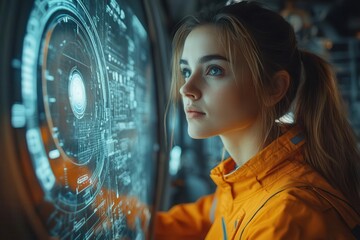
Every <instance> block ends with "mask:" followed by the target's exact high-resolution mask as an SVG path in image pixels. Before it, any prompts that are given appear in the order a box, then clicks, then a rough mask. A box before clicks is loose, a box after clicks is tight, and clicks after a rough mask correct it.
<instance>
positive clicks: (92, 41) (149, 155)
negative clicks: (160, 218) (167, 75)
mask: <svg viewBox="0 0 360 240" xmlns="http://www.w3.org/2000/svg"><path fill="white" fill-rule="evenodd" d="M143 11H144V9H143V6H142V5H141V4H140V2H139V1H135V0H131V1H123V0H109V1H95V0H93V1H87V0H83V1H81V0H62V1H60V0H59V1H57V0H36V1H35V3H34V7H33V9H32V11H31V14H30V17H29V20H28V22H27V28H26V35H25V38H24V44H23V54H22V59H21V86H22V99H23V103H22V104H16V105H14V106H13V109H14V108H15V109H16V111H17V112H19V111H23V114H24V116H25V120H24V121H22V120H21V119H20V120H19V119H18V118H16V116H15V117H14V119H12V120H13V125H16V127H19V126H21V125H22V124H24V127H25V128H26V142H27V146H28V151H29V153H30V159H31V162H32V166H33V170H34V172H35V175H36V178H37V180H38V183H39V186H40V189H41V190H42V195H43V196H42V198H43V199H44V202H45V204H48V206H47V207H43V205H41V206H42V207H43V209H39V212H40V214H41V215H42V217H43V219H44V222H45V224H46V228H47V229H49V234H51V235H52V236H57V237H59V238H61V239H144V238H145V235H146V234H147V228H148V225H149V221H150V218H151V208H150V206H151V204H152V203H153V202H152V201H153V199H154V191H155V190H154V187H155V186H154V185H155V173H156V172H155V171H156V169H155V168H156V154H157V153H156V152H157V148H158V139H157V137H158V135H157V126H158V125H157V124H158V119H157V105H156V103H157V101H156V99H155V96H156V94H155V86H154V76H153V74H154V73H153V64H152V59H151V57H152V55H151V46H150V40H149V36H148V30H147V25H146V24H147V23H146V21H144V19H145V15H144V12H143Z"/></svg>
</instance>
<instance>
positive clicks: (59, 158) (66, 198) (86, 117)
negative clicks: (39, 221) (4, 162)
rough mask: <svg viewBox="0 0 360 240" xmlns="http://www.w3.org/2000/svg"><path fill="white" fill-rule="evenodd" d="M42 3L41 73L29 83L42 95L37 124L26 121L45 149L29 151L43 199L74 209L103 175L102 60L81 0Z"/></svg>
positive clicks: (95, 191)
mask: <svg viewBox="0 0 360 240" xmlns="http://www.w3.org/2000/svg"><path fill="white" fill-rule="evenodd" d="M44 4H45V3H44ZM44 8H45V9H47V11H46V14H44V16H43V17H42V18H41V24H42V25H41V26H42V27H40V26H39V27H38V28H33V30H34V34H33V37H34V39H39V37H37V35H39V36H41V37H40V38H41V41H40V43H39V47H38V48H39V50H38V51H39V54H38V56H39V57H38V59H37V60H36V61H37V64H36V65H37V66H38V70H37V72H36V73H37V74H38V75H37V76H41V78H40V79H39V78H38V77H36V78H33V79H39V82H38V83H35V84H34V83H31V84H32V85H34V86H37V90H36V92H38V95H37V96H42V97H40V99H37V101H38V102H37V104H36V105H37V106H36V107H37V108H38V109H39V117H40V119H39V120H40V125H39V122H38V123H37V124H38V126H36V121H29V123H30V124H29V125H28V126H29V131H28V133H31V134H28V141H30V142H35V141H36V139H37V137H36V136H37V135H39V136H41V137H38V138H41V139H42V141H43V143H42V144H41V143H36V144H38V145H39V146H40V144H41V145H43V147H42V148H43V153H42V152H41V151H39V153H33V161H34V166H35V168H36V169H37V176H38V178H39V180H40V183H41V184H42V186H43V188H44V190H45V192H44V194H45V195H46V198H48V199H49V200H51V202H53V203H54V204H55V206H56V207H57V208H59V209H61V210H62V211H65V212H71V213H74V212H78V211H81V210H83V209H84V208H86V207H87V206H88V205H90V204H91V203H92V202H93V201H94V200H95V198H96V195H97V194H98V193H99V192H100V190H101V187H102V184H103V182H104V179H105V175H106V168H107V161H106V160H107V152H106V151H107V150H106V140H104V139H106V137H107V135H108V131H109V127H108V122H109V121H108V119H107V118H108V116H107V115H106V113H107V108H108V106H107V104H108V102H107V91H108V88H107V85H106V84H107V75H106V70H105V69H104V68H105V60H104V54H103V52H102V48H101V43H100V41H99V38H98V36H97V32H96V29H95V25H94V23H93V21H92V19H91V18H90V17H89V16H88V14H87V12H86V9H85V8H81V4H80V5H79V6H77V7H75V6H74V5H72V4H71V3H66V2H64V3H63V4H58V5H48V6H44ZM37 14H38V13H37ZM38 17H39V14H38V15H37V18H38ZM34 19H35V18H34ZM33 22H35V21H33ZM35 33H36V34H35ZM37 41H39V40H37ZM25 46H26V45H25ZM30 50H31V49H25V50H24V51H30ZM34 65H35V64H34ZM34 73H35V72H34ZM29 79H30V78H29ZM33 79H31V80H33ZM29 84H30V82H29V83H28V85H29ZM24 85H25V84H24ZM24 91H25V90H24ZM29 92H30V91H29ZM29 98H30V97H29ZM25 100H26V99H25ZM31 107H33V108H34V109H36V107H34V106H31ZM31 123H33V126H32V124H31ZM37 129H38V130H37ZM37 131H39V133H37ZM38 140H40V139H38ZM29 144H32V143H29ZM41 154H43V155H44V156H40V155H41ZM45 154H46V155H45ZM39 166H40V167H39ZM39 169H41V170H39Z"/></svg>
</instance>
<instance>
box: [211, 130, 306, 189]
mask: <svg viewBox="0 0 360 240" xmlns="http://www.w3.org/2000/svg"><path fill="white" fill-rule="evenodd" d="M302 132H303V131H302V130H301V128H300V127H298V126H294V127H292V128H291V129H290V130H288V131H287V132H285V133H284V134H283V135H281V136H280V137H279V138H277V139H275V140H274V141H273V142H272V143H270V144H269V145H268V146H267V147H265V148H264V149H263V150H261V151H260V152H259V153H257V154H256V155H255V156H254V157H252V158H251V159H249V160H248V161H247V162H246V163H245V164H244V165H243V166H241V167H240V168H238V169H236V170H235V171H233V170H234V168H235V162H234V160H233V159H232V158H228V159H226V160H225V161H223V162H221V163H220V164H219V165H218V166H216V167H215V168H214V169H213V170H211V173H210V176H211V178H212V179H213V181H214V182H215V184H216V185H217V186H218V187H220V188H228V187H234V184H235V183H237V184H236V192H237V193H240V192H242V193H245V192H246V191H250V192H253V191H256V190H258V189H259V188H262V187H263V186H264V185H266V184H269V183H271V182H272V181H274V177H276V176H274V173H277V172H278V171H277V170H279V169H281V170H282V171H286V170H287V169H286V168H285V169H284V168H283V167H284V166H285V165H286V164H287V163H286V160H287V159H289V158H290V157H291V156H293V155H294V154H295V153H297V152H298V150H299V149H300V147H301V146H303V145H304V143H305V140H304V136H303V133H302ZM288 170H291V169H288ZM232 171H233V172H232ZM270 175H271V177H269V176H270ZM275 175H276V174H275Z"/></svg>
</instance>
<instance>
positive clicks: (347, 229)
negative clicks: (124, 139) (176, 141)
mask: <svg viewBox="0 0 360 240" xmlns="http://www.w3.org/2000/svg"><path fill="white" fill-rule="evenodd" d="M172 81H173V82H172V84H173V85H172V94H173V96H174V100H175V101H177V99H179V98H180V97H181V98H182V102H183V106H184V111H185V114H186V118H187V121H188V133H189V135H190V136H191V137H192V138H208V137H212V136H220V138H221V140H222V142H223V144H224V147H225V149H226V150H227V151H228V153H229V154H230V156H231V157H230V158H229V159H227V160H225V161H223V162H221V163H220V164H219V165H218V166H217V167H215V168H214V169H213V170H212V171H211V178H212V179H213V180H214V182H215V183H216V184H217V190H216V192H215V193H214V194H212V195H209V196H205V197H203V198H201V199H200V200H198V201H197V202H196V203H192V204H181V205H178V206H175V207H173V208H172V209H170V211H169V212H161V213H158V215H157V217H156V228H155V239H167V240H169V239H170V240H171V239H179V240H180V239H181V240H186V239H204V238H205V239H211V240H214V239H355V238H356V237H357V238H359V237H360V216H359V214H358V210H359V203H360V200H359V175H358V174H359V171H358V169H359V160H360V157H359V156H360V155H359V150H358V149H357V145H356V141H355V137H354V134H353V131H352V129H351V127H350V126H349V123H348V122H347V119H346V115H345V113H344V106H343V105H342V102H341V98H340V95H339V92H338V90H337V87H336V81H335V78H334V75H333V73H332V71H331V69H330V66H329V65H328V64H327V63H326V62H325V61H324V60H322V59H321V58H320V57H318V56H316V55H314V54H311V53H309V52H305V51H302V50H300V49H298V47H297V43H296V39H295V36H294V32H293V29H292V27H291V26H290V25H289V24H288V23H287V22H286V21H285V20H284V19H283V18H282V17H281V16H279V15H278V14H276V13H274V12H272V11H270V10H267V9H265V8H262V7H260V6H258V5H257V4H255V3H252V2H240V3H237V4H233V5H229V6H225V7H222V8H220V9H217V10H214V11H211V12H202V13H200V14H199V15H198V16H196V17H190V18H187V19H186V20H185V21H184V22H183V23H182V25H181V26H180V28H179V29H178V31H177V32H176V34H175V37H174V56H173V80H172ZM289 112H292V113H293V115H294V117H293V118H294V122H293V123H292V124H289V123H285V122H283V121H281V120H282V117H283V116H284V115H286V114H287V113H289Z"/></svg>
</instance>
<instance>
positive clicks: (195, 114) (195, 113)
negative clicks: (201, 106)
mask: <svg viewBox="0 0 360 240" xmlns="http://www.w3.org/2000/svg"><path fill="white" fill-rule="evenodd" d="M185 112H186V118H192V119H199V118H203V117H205V115H206V114H205V113H204V112H202V111H200V110H198V109H196V108H193V107H187V108H186V109H185Z"/></svg>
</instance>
